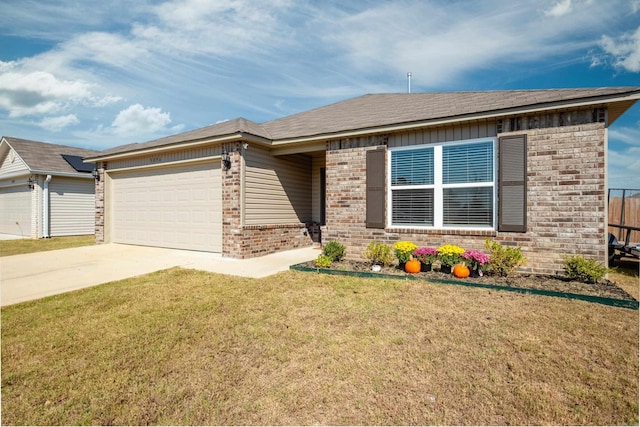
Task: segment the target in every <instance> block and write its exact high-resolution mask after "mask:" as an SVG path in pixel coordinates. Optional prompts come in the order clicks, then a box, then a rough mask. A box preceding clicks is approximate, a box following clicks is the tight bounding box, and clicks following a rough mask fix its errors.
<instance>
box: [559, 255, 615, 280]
mask: <svg viewBox="0 0 640 427" xmlns="http://www.w3.org/2000/svg"><path fill="white" fill-rule="evenodd" d="M564 270H565V271H566V273H567V277H569V278H570V279H573V280H578V281H580V282H584V283H598V282H599V281H600V280H601V279H602V278H603V277H604V275H605V274H607V268H606V267H604V266H602V265H601V264H598V263H597V262H596V261H594V260H592V259H586V258H584V257H582V256H580V255H574V256H571V257H569V256H567V257H565V258H564Z"/></svg>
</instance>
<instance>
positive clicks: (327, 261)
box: [316, 255, 333, 268]
mask: <svg viewBox="0 0 640 427" xmlns="http://www.w3.org/2000/svg"><path fill="white" fill-rule="evenodd" d="M331 264H333V261H331V258H329V257H328V256H326V255H318V258H316V267H320V268H329V267H331Z"/></svg>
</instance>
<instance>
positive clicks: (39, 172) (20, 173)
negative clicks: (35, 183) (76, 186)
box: [0, 169, 93, 180]
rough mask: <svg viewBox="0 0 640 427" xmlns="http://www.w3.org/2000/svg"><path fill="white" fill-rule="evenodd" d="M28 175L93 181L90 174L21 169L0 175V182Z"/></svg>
mask: <svg viewBox="0 0 640 427" xmlns="http://www.w3.org/2000/svg"><path fill="white" fill-rule="evenodd" d="M28 175H51V176H64V177H68V178H83V179H84V178H86V179H93V177H92V176H91V174H90V173H72V172H52V171H42V170H31V169H29V170H28V171H27V172H25V170H24V169H23V170H21V171H18V172H13V173H8V174H6V175H0V180H1V179H10V178H16V177H20V176H28Z"/></svg>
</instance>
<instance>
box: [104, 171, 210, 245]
mask: <svg viewBox="0 0 640 427" xmlns="http://www.w3.org/2000/svg"><path fill="white" fill-rule="evenodd" d="M109 178H110V181H109V187H110V190H109V193H110V194H111V201H110V202H108V203H109V205H110V206H109V208H110V210H111V224H110V225H111V227H110V228H111V238H112V241H113V242H115V243H126V244H135V245H143V246H158V247H164V248H175V249H190V250H197V251H207V252H222V185H221V184H222V183H221V175H220V164H219V162H210V161H209V162H200V163H190V164H183V165H177V166H166V167H154V168H146V169H131V170H123V171H113V172H109Z"/></svg>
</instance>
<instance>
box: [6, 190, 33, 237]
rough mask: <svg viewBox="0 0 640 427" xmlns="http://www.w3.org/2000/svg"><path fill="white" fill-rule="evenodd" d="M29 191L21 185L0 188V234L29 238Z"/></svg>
mask: <svg viewBox="0 0 640 427" xmlns="http://www.w3.org/2000/svg"><path fill="white" fill-rule="evenodd" d="M25 182H26V179H25ZM31 191H32V190H30V189H29V187H27V185H26V184H23V183H20V185H13V186H8V187H0V233H4V234H14V235H17V236H27V237H29V236H31Z"/></svg>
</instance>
